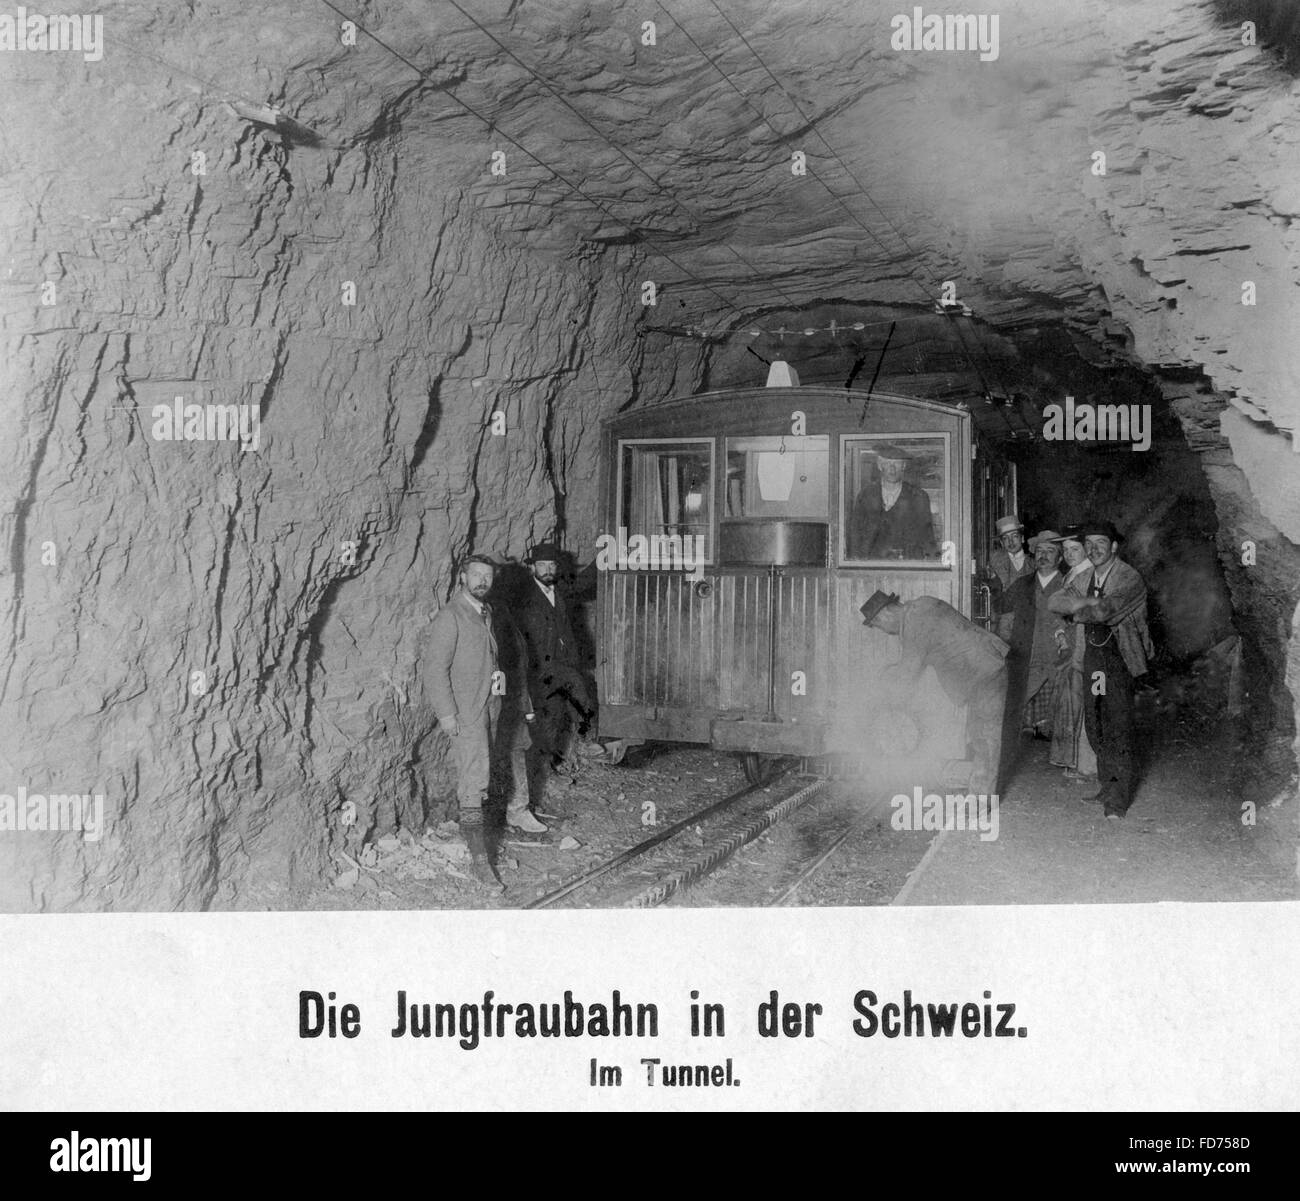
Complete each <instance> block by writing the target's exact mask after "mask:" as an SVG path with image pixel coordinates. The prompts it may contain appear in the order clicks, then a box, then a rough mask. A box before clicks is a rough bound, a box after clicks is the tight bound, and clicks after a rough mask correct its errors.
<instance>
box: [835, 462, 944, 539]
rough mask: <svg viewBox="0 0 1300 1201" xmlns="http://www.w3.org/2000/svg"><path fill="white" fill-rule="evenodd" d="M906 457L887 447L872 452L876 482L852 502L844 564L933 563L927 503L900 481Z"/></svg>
mask: <svg viewBox="0 0 1300 1201" xmlns="http://www.w3.org/2000/svg"><path fill="white" fill-rule="evenodd" d="M910 463H911V457H910V456H909V455H908V454H907V452H906V451H905V450H903V449H902V448H900V447H898V446H895V445H894V444H893V443H892V442H882V443H880V444H879V445H878V446H877V447H876V478H875V479H874V480H873V481H872V482H871V483H869V484H867V485H866V486H865V487H864V488H863V489H862V491H861V492H859V493H858V495H857V499H856V500H855V501H854V502H853V514H852V519H851V520H850V522H849V531H848V547H847V550H848V556H849V558H850V559H937V558H938V557H939V547H938V544H937V543H936V542H935V540H934V521H933V520H932V518H931V516H930V498H929V496H927V495H926V493H925V491H924V490H923V489H921V488H918V487H917V486H916V485H915V484H909V483H908V482H907V481H906V480H905V479H904V478H903V477H904V476H905V475H906V474H907V468H908V466H909V465H910Z"/></svg>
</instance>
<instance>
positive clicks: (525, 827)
mask: <svg viewBox="0 0 1300 1201" xmlns="http://www.w3.org/2000/svg"><path fill="white" fill-rule="evenodd" d="M506 825H507V826H508V827H509V828H510V829H511V830H512V831H514V832H517V833H519V834H546V833H548V832H549V831H548V829H547V827H546V826H544V825H543V824H542V823H541V822H539V821H538V820H537V818H535V817H534V816H533V815H532V814H531V813H530V812H529V811H528V810H527V809H520V810H518V811H515V810H510V811H509V812H507V813H506Z"/></svg>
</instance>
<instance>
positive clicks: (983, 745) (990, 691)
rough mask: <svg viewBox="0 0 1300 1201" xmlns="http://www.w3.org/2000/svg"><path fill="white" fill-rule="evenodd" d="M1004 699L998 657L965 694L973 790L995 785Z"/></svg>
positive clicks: (1004, 673) (992, 789)
mask: <svg viewBox="0 0 1300 1201" xmlns="http://www.w3.org/2000/svg"><path fill="white" fill-rule="evenodd" d="M1006 703H1007V665H1006V661H1005V660H1002V659H998V660H997V661H996V666H992V665H990V667H989V669H988V670H987V671H984V672H982V673H981V674H980V675H979V676H978V677H976V678H975V679H974V680H973V681H972V682H971V688H970V691H969V693H968V694H967V696H966V741H967V743H968V744H969V745H970V750H971V757H972V758H973V760H974V763H975V766H974V769H973V770H972V771H971V777H970V788H971V790H972V791H973V792H983V793H991V792H996V791H997V790H998V788H999V786H1000V785H999V781H998V770H999V768H1000V767H1001V764H1002V718H1003V711H1004V709H1005V708H1006Z"/></svg>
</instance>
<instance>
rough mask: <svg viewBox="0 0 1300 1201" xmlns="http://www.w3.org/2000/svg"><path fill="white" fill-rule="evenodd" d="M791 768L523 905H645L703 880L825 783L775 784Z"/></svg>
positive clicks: (650, 904)
mask: <svg viewBox="0 0 1300 1201" xmlns="http://www.w3.org/2000/svg"><path fill="white" fill-rule="evenodd" d="M787 775H788V772H783V773H781V774H780V775H779V776H777V777H774V778H772V779H769V780H766V781H764V782H762V783H759V784H751V785H749V786H748V787H746V788H742V789H740V790H739V791H737V792H733V793H731V794H730V795H728V796H725V797H723V798H722V799H721V800H719V801H714V802H713V803H712V804H710V805H706V806H705V807H704V808H703V809H700V810H699V811H697V812H696V813H693V814H691V815H690V816H689V817H686V818H683V819H682V820H681V821H678V822H674V823H673V824H672V825H671V826H667V827H665V828H664V829H663V830H660V831H657V832H656V833H655V834H653V835H651V836H650V837H649V838H647V839H645V840H644V841H642V842H639V843H637V844H636V845H635V846H633V847H629V848H628V849H627V850H626V851H623V852H621V853H620V854H618V855H615V856H613V857H612V858H610V859H607V860H605V861H604V862H603V863H599V864H597V865H596V866H595V867H593V868H591V869H590V870H588V871H586V872H583V873H582V874H581V875H580V876H577V877H575V878H574V879H572V880H569V881H567V882H566V883H564V884H562V885H561V886H560V887H559V888H557V889H555V890H554V891H552V892H549V893H547V894H546V895H545V896H542V897H538V898H537V899H536V900H534V901H532V902H530V903H529V904H528V905H527V906H525V908H528V909H549V908H555V907H560V906H563V907H565V908H578V909H581V908H595V907H599V908H610V907H621V908H646V907H650V906H654V905H660V904H662V903H663V902H664V901H666V900H667V899H668V898H669V897H671V896H673V895H674V894H675V893H678V892H680V891H682V890H683V889H686V888H689V887H690V886H691V885H692V884H695V883H697V882H698V881H700V880H702V879H704V878H705V877H706V876H707V875H708V874H709V873H710V872H712V871H714V870H715V869H716V868H717V867H719V866H720V865H721V864H723V863H725V862H726V861H727V860H728V859H729V858H730V857H731V856H732V855H734V854H735V853H736V852H737V851H738V850H740V848H741V847H743V846H746V845H747V844H748V843H750V842H752V841H753V840H754V839H755V838H757V837H758V836H759V835H760V834H762V833H763V832H764V831H765V830H768V829H770V828H771V827H772V826H774V825H776V823H777V822H779V821H782V820H783V819H784V818H786V817H788V816H790V814H792V813H795V812H797V811H798V810H799V809H801V808H803V806H804V805H806V804H808V803H809V802H810V801H812V800H814V799H815V798H817V797H818V796H820V795H821V794H822V793H823V792H824V791H825V789H826V788H827V787H828V786H829V784H830V781H829V780H824V779H818V780H812V781H809V782H807V783H803V784H802V786H801V787H800V786H795V787H791V786H789V785H787V787H786V788H784V789H782V792H783V793H784V795H780V796H773V795H771V794H769V793H768V792H767V790H768V789H770V788H774V787H776V786H778V785H779V784H780V782H781V780H783V779H784V778H785V777H786V776H787Z"/></svg>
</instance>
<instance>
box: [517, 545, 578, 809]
mask: <svg viewBox="0 0 1300 1201" xmlns="http://www.w3.org/2000/svg"><path fill="white" fill-rule="evenodd" d="M559 559H560V550H559V547H557V546H556V545H555V544H554V543H551V542H540V543H538V544H537V545H536V546H535V547H533V549H532V550H531V551H530V552H529V553H528V555H527V556H526V559H525V561H526V562H527V563H528V564H529V565H530V566H531V567H532V576H533V578H532V579H531V580H530V581H529V583H528V585H527V586H526V588H525V589H524V592H523V595H522V596H521V597H520V599H519V603H518V606H517V608H516V610H515V620H516V622H517V624H518V626H519V630H520V632H521V633H522V635H523V639H524V645H525V646H526V648H527V663H528V691H529V694H530V696H531V697H532V700H533V706H534V709H535V710H536V718H535V720H534V722H533V725H532V730H531V733H532V747H531V748H530V749H529V752H528V754H529V759H530V762H529V772H528V774H529V784H530V793H531V799H532V805H533V809H534V810H540V809H542V807H543V805H544V802H545V796H546V785H547V782H548V780H549V779H550V776H551V773H552V772H553V771H554V769H555V765H556V763H557V762H559V761H562V760H564V759H565V758H566V757H567V755H568V751H569V745H570V742H571V740H572V735H573V727H574V724H575V719H577V721H578V722H580V723H583V724H586V723H587V722H589V721H590V719H591V716H592V709H591V695H590V692H589V691H588V688H587V683H586V680H585V679H584V678H583V675H582V670H581V666H580V664H579V658H578V647H577V640H576V638H575V637H574V632H573V621H572V618H571V615H570V612H569V604H568V601H567V600H566V599H565V598H564V597H563V596H562V595H561V594H560V592H559V591H558V590H557V588H556V581H557V579H558V578H559Z"/></svg>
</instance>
